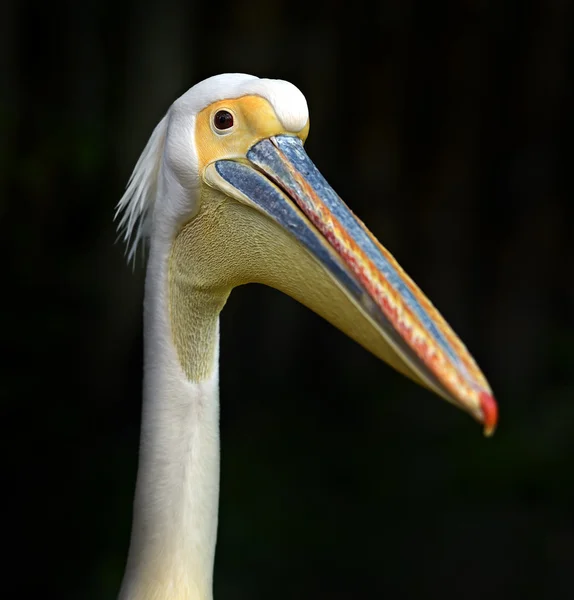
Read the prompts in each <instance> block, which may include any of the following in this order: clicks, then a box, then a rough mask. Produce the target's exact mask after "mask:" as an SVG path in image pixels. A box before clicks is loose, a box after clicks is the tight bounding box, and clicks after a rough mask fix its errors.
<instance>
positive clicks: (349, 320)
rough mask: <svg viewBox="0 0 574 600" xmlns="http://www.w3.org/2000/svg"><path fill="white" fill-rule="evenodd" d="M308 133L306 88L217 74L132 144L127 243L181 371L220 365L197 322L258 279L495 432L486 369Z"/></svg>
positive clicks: (211, 319)
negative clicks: (365, 217) (165, 323)
mask: <svg viewBox="0 0 574 600" xmlns="http://www.w3.org/2000/svg"><path fill="white" fill-rule="evenodd" d="M308 133H309V113H308V108H307V102H306V100H305V97H304V96H303V94H302V93H301V92H300V91H299V90H298V89H297V88H296V87H295V86H293V85H292V84H290V83H288V82H286V81H280V80H271V79H259V78H257V77H253V76H249V75H242V74H227V75H219V76H216V77H211V78H209V79H207V80H205V81H203V82H201V83H199V84H197V85H196V86H194V87H193V88H191V89H190V90H189V91H188V92H187V93H185V94H184V95H183V96H181V98H179V99H178V100H177V101H176V102H175V103H174V104H173V105H172V107H171V108H170V110H169V112H168V113H167V115H166V116H165V117H164V119H163V120H162V121H161V122H160V124H159V125H158V126H157V128H156V129H155V131H154V133H153V135H152V137H151V139H150V141H149V143H148V145H147V147H146V149H145V151H144V153H143V154H142V157H141V158H140V161H139V162H138V165H137V166H136V169H135V171H134V173H133V175H132V179H131V181H130V184H129V186H128V189H127V191H126V194H125V196H124V198H123V199H122V201H121V202H120V205H119V211H120V212H121V213H122V226H123V228H124V231H125V235H126V237H127V238H130V237H131V239H132V246H131V252H134V251H135V248H136V246H137V244H138V242H139V240H140V239H142V238H144V237H149V238H150V241H151V246H150V261H151V262H152V270H151V271H148V279H149V278H151V279H152V280H154V282H155V284H156V285H159V286H160V287H162V289H163V290H164V291H163V292H162V293H163V294H164V296H165V297H164V300H165V301H166V302H167V303H168V305H169V310H168V317H166V318H167V319H169V324H170V331H171V334H170V335H171V341H172V342H173V345H174V347H175V349H176V353H177V357H178V361H179V364H180V366H181V368H182V370H183V372H184V373H185V375H186V377H187V378H188V380H189V381H193V382H199V381H202V380H204V379H206V378H208V377H209V376H210V373H211V371H212V370H213V369H214V367H215V366H216V363H217V358H216V354H217V348H216V347H215V346H216V343H215V342H210V341H209V339H211V338H209V336H206V335H205V331H206V330H207V329H209V328H210V327H216V325H214V324H215V323H216V322H217V319H218V315H219V313H220V311H221V310H222V308H223V306H224V304H225V302H226V300H227V297H228V295H229V293H230V292H231V290H232V289H233V288H234V287H236V286H239V285H243V284H246V283H252V282H254V283H262V284H266V285H269V286H272V287H274V288H276V289H279V290H281V291H283V292H285V293H286V294H288V295H290V296H292V297H293V298H295V299H296V300H298V301H299V302H301V303H303V304H304V305H306V306H308V307H309V308H310V309H312V310H313V311H315V312H316V313H318V314H319V315H321V316H322V317H324V318H325V319H327V320H328V321H329V322H331V323H332V324H333V325H335V326H336V327H337V328H339V329H340V330H342V331H343V332H344V333H345V334H347V335H348V336H350V337H351V338H353V339H355V340H356V341H357V342H358V343H360V344H361V345H362V346H364V347H365V348H366V349H368V350H369V351H370V352H372V353H373V354H375V355H376V356H377V357H379V358H380V359H382V360H383V361H385V362H386V363H388V364H389V365H391V366H392V367H394V368H395V369H397V370H398V371H399V372H401V373H403V374H404V375H406V376H408V377H410V378H411V379H413V380H414V381H416V382H418V383H419V384H420V385H422V386H424V387H426V388H428V389H429V390H432V391H433V392H435V393H436V394H437V395H439V396H441V397H442V398H444V399H446V400H447V401H449V402H451V403H452V404H454V405H456V406H458V407H459V408H461V409H462V410H464V411H466V412H467V413H469V414H470V415H471V416H472V417H474V419H476V420H477V421H478V422H480V423H482V424H483V425H484V430H485V433H486V434H490V433H492V431H493V430H494V428H495V425H496V421H497V407H496V403H495V400H494V398H493V395H492V392H491V390H490V388H489V385H488V383H487V381H486V379H485V377H484V376H483V374H482V373H481V371H480V369H479V368H478V366H477V365H476V363H475V361H474V360H473V358H472V357H471V355H470V354H469V352H468V351H467V349H466V348H465V346H464V344H463V343H462V342H461V341H460V339H459V338H458V337H457V335H456V334H455V333H454V332H453V330H452V329H451V328H450V327H449V325H448V324H447V323H446V321H445V320H444V319H443V318H442V316H441V315H440V314H439V312H438V311H437V310H436V309H435V308H434V306H433V305H432V304H431V302H430V301H429V300H428V299H427V297H426V296H425V295H424V294H423V293H422V292H421V290H420V289H419V288H418V287H417V285H416V284H415V283H414V282H413V281H412V280H411V279H410V277H409V276H408V275H407V274H406V273H405V272H404V271H403V270H402V268H401V267H400V266H399V264H398V263H397V262H396V260H395V259H394V258H393V257H392V256H391V254H390V253H389V252H388V251H387V250H386V249H385V248H384V247H383V246H382V245H381V244H380V243H379V242H378V241H377V239H376V238H375V236H374V235H373V234H372V233H371V232H370V231H369V230H368V229H367V227H366V226H365V225H364V224H363V223H362V222H361V221H360V220H359V218H357V217H356V216H355V215H354V214H353V212H352V211H351V210H350V209H349V208H348V207H347V205H346V204H345V203H344V202H343V200H341V198H339V196H338V195H337V194H336V192H335V191H334V190H333V189H332V188H331V186H330V185H329V184H328V183H327V181H326V180H325V179H324V178H323V176H322V175H321V173H320V172H319V171H318V170H317V168H316V167H315V165H314V164H313V163H312V162H311V160H310V159H309V157H308V156H307V154H306V152H305V150H304V142H305V140H306V138H307V134H308ZM154 256H157V257H159V259H158V260H157V261H156V263H154V260H155V259H154ZM153 264H157V265H163V266H162V267H161V268H160V267H159V266H158V267H157V268H155V270H154V267H153ZM159 280H161V283H158V281H159ZM148 285H149V283H148ZM146 310H148V309H147V308H146ZM208 338H209V339H208Z"/></svg>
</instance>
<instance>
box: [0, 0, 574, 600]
mask: <svg viewBox="0 0 574 600" xmlns="http://www.w3.org/2000/svg"><path fill="white" fill-rule="evenodd" d="M573 23H574V5H573V3H571V2H568V1H567V0H546V1H545V2H529V1H520V0H514V1H510V0H498V1H496V0H490V1H488V0H464V1H452V2H425V1H424V0H381V1H380V2H372V3H370V4H366V3H362V2H353V3H337V2H334V3H330V4H326V3H322V2H316V1H313V0H306V1H304V2H302V1H300V0H293V1H292V2H284V1H283V0H275V1H273V2H268V1H266V2H263V1H262V0H254V1H252V2H249V3H241V2H227V1H225V0H222V1H220V2H217V3H216V2H200V1H184V0H165V1H164V2H162V3H155V4H152V3H148V2H136V1H129V2H118V1H116V2H112V1H110V0H99V1H97V2H96V1H95V0H88V1H86V2H81V3H80V2H71V1H69V2H67V3H65V2H64V3H41V2H39V1H38V0H30V1H28V2H16V0H7V1H6V2H5V3H4V4H3V7H2V17H1V18H0V45H1V47H0V61H2V66H1V69H0V77H1V78H2V79H1V81H2V83H1V90H2V94H1V97H0V102H1V104H0V128H1V130H0V133H1V135H0V157H1V158H2V161H1V162H2V168H1V169H0V190H1V203H0V215H1V224H2V234H1V244H2V246H1V247H2V249H3V251H4V252H3V256H4V257H5V258H4V264H5V269H4V277H3V284H2V290H3V293H2V301H3V306H2V311H1V314H2V317H3V326H2V332H3V334H2V339H3V342H4V347H5V353H4V359H3V360H2V362H1V365H0V369H1V375H2V378H1V379H2V384H1V387H0V389H1V390H2V395H3V398H4V399H3V402H2V409H3V415H4V417H3V419H2V423H3V433H2V437H3V441H4V444H5V451H4V456H5V470H4V479H3V489H4V492H3V494H2V495H3V496H4V498H5V499H7V500H8V502H9V504H8V506H9V508H8V509H7V510H6V511H5V513H4V516H5V525H6V531H9V532H10V533H12V532H14V534H15V535H14V542H13V543H12V541H10V542H8V541H6V542H5V548H6V553H7V555H8V556H9V558H8V560H9V561H10V562H11V561H13V562H14V568H15V569H21V570H22V572H23V573H24V574H25V575H24V576H21V575H18V576H17V577H16V576H12V574H11V573H10V572H8V573H7V576H5V579H7V580H8V581H10V582H12V584H14V585H17V586H18V589H19V590H20V592H19V595H20V597H28V592H27V589H28V586H30V585H32V586H34V585H37V586H39V587H40V588H41V589H43V590H44V594H46V593H49V594H55V595H57V596H58V597H60V598H70V599H71V598H74V599H86V600H91V599H94V600H95V599H100V598H113V597H114V595H115V594H116V592H117V589H118V586H119V582H120V579H121V574H122V569H123V566H124V561H125V556H126V552H127V546H128V540H129V529H130V518H131V500H132V494H133V487H134V479H135V472H136V460H137V444H138V434H139V431H138V428H139V416H140V413H139V411H140V393H141V382H140V381H141V346H142V331H141V302H142V286H143V274H144V271H143V268H141V267H140V268H138V269H136V271H135V273H133V272H132V270H131V269H130V268H129V267H128V266H127V265H126V263H125V260H124V256H123V248H122V246H121V245H120V244H117V243H115V237H116V233H115V231H114V224H113V222H112V217H113V211H114V205H115V203H116V202H117V200H118V199H119V198H120V196H121V195H122V191H123V188H124V185H125V183H126V181H127V179H128V176H129V174H130V172H131V169H132V167H133V165H134V164H135V161H136V159H137V157H138V155H139V152H140V151H141V150H142V148H143V146H144V144H145V142H146V140H147V138H148V136H149V134H150V133H151V131H152V129H153V127H154V126H155V124H156V123H157V122H158V121H159V119H160V118H161V117H162V115H163V114H164V112H165V111H166V109H167V108H168V106H169V104H170V103H171V102H172V101H173V100H174V99H175V98H176V97H177V96H178V95H179V94H181V93H182V92H184V91H185V90H186V89H187V88H188V87H190V86H191V85H192V84H193V83H195V82H197V81H199V80H201V79H203V78H204V77H206V76H209V75H212V74H215V73H219V72H230V71H241V72H248V73H253V74H256V75H260V76H269V77H278V78H285V79H289V80H291V81H292V82H293V83H295V84H296V85H297V86H299V87H300V89H301V90H302V91H303V92H304V93H305V94H306V96H307V99H308V102H309V106H310V111H311V133H310V136H309V140H308V143H307V149H308V152H309V154H310V156H311V157H312V158H313V160H314V161H315V163H316V164H317V165H318V166H319V168H320V169H321V170H322V172H323V173H324V174H325V176H326V177H327V179H328V180H329V181H330V182H331V183H332V184H333V186H334V187H335V189H337V191H338V192H339V193H340V195H341V196H342V197H343V198H345V199H346V201H347V202H348V203H349V204H350V205H351V207H352V208H353V209H354V210H355V211H356V212H357V213H358V215H359V216H360V217H361V218H362V219H363V220H364V221H365V222H366V223H367V224H368V225H369V226H370V228H371V230H373V231H374V232H375V234H376V235H377V236H378V237H379V239H381V240H382V241H383V243H384V244H385V245H386V246H387V247H388V248H389V249H390V250H391V251H392V252H393V253H394V254H395V255H396V256H397V258H398V259H399V261H400V262H401V263H402V265H403V266H404V267H405V268H406V270H407V271H408V272H409V273H410V274H411V275H412V276H413V277H414V279H415V280H416V281H417V282H418V283H419V284H420V286H421V287H422V289H423V290H424V291H425V292H426V293H427V294H428V295H429V296H430V298H431V299H432V300H433V301H434V303H435V304H436V305H437V306H438V307H439V309H440V310H441V311H442V312H443V314H444V315H445V316H446V317H447V319H448V320H449V321H450V322H451V324H452V325H453V327H454V329H455V330H456V331H457V332H458V333H459V334H460V335H461V337H462V339H463V340H464V341H465V342H466V343H467V344H468V346H469V347H470V349H471V351H472V352H473V354H474V355H475V357H476V358H477V360H478V362H479V364H480V365H481V366H482V367H483V369H484V371H485V372H486V374H487V376H488V377H489V379H490V381H491V383H492V385H493V388H494V390H495V392H496V395H497V397H498V399H499V403H500V409H501V425H500V429H499V431H498V433H497V434H496V436H495V437H494V438H493V439H492V440H485V439H483V438H482V436H481V434H480V430H479V428H478V426H476V425H475V424H473V423H472V421H471V420H470V419H469V418H468V417H467V416H465V415H463V414H462V413H459V412H458V411H456V410H455V409H454V408H452V407H451V406H448V405H447V404H446V403H444V402H441V401H440V400H437V399H436V398H434V397H432V396H431V395H430V394H429V393H427V392H425V391H424V390H422V389H419V388H417V387H416V386H415V385H414V384H412V383H411V382H409V381H407V380H406V379H404V378H402V377H401V376H399V375H397V374H395V373H394V372H392V371H391V370H390V369H389V368H387V367H386V366H384V365H382V364H381V363H380V362H378V361H377V360H376V359H374V358H373V357H372V356H370V355H369V354H368V353H367V352H365V351H364V350H363V349H362V348H360V347H359V346H357V345H356V344H354V343H353V342H351V341H350V340H348V339H346V338H345V337H344V336H343V335H342V334H340V333H339V332H338V331H336V330H335V329H333V328H332V327H330V326H329V325H328V324H326V323H324V322H323V321H321V320H320V319H319V318H318V317H316V316H315V315H313V314H311V313H310V312H309V311H307V310H305V309H304V308H302V307H300V306H299V305H297V304H296V303H295V302H293V301H292V300H291V299H289V298H286V297H283V296H281V295H280V294H279V293H277V292H275V291H273V290H269V289H263V288H260V287H257V286H248V287H246V288H243V289H239V290H236V291H235V292H234V293H233V294H232V297H231V299H230V300H229V303H228V306H227V307H226V309H225V311H224V314H223V316H222V356H221V365H222V373H221V396H222V458H223V463H222V486H221V505H220V532H219V541H218V551H217V558H216V572H215V594H216V597H217V598H218V600H225V599H243V598H251V599H257V598H266V597H274V598H277V599H279V598H297V599H302V600H304V599H306V598H329V599H333V600H334V599H338V598H341V599H343V598H344V599H348V598H355V597H359V595H361V596H364V595H366V596H367V597H375V598H379V597H385V596H386V597H393V598H421V597H426V596H429V595H434V594H437V595H438V594H440V595H441V597H443V598H465V599H478V598H485V597H489V598H492V599H493V600H494V599H502V598H504V599H505V600H507V599H508V598H535V599H540V598H545V599H546V598H562V597H565V595H567V594H568V592H569V590H570V588H571V569H572V567H574V559H573V552H574V525H573V523H572V505H573V501H574V485H573V476H572V459H573V458H574V450H573V446H572V444H570V443H569V442H570V441H571V438H572V433H573V430H574V423H573V421H574V416H573V415H574V412H573V407H572V404H573V392H574V377H573V376H572V364H573V363H574V330H573V320H574V319H573V286H572V259H573V249H574V245H573V240H574V235H573V234H574V231H573V226H572V223H573V220H572V217H573V213H574V209H573V206H572V202H573V200H572V191H573V190H572V187H573V186H572V177H571V174H570V173H571V165H570V161H571V158H570V157H571V138H570V137H569V134H568V130H567V124H568V121H569V120H570V119H569V117H570V112H571V110H572V102H571V98H572V83H573V79H572V73H573V60H572V59H573V52H572V50H573V45H574V44H573V39H574V37H573V34H574V27H573ZM17 572H18V573H19V572H20V571H17ZM14 573H16V571H15V572H14ZM26 574H28V575H26ZM9 585H10V584H9ZM24 590H25V591H24ZM36 597H41V596H36Z"/></svg>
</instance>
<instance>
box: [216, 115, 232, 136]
mask: <svg viewBox="0 0 574 600" xmlns="http://www.w3.org/2000/svg"><path fill="white" fill-rule="evenodd" d="M213 124H214V125H215V129H219V130H220V131H221V130H223V129H229V128H230V127H233V115H232V114H231V113H230V112H229V111H227V110H218V111H217V112H216V113H215V116H214V117H213Z"/></svg>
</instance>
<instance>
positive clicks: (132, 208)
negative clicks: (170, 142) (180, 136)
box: [114, 115, 168, 260]
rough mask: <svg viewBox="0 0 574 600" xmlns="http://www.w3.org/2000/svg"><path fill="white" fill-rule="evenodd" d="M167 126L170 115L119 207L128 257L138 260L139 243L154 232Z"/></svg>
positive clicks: (160, 126) (155, 135)
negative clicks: (159, 174) (154, 213)
mask: <svg viewBox="0 0 574 600" xmlns="http://www.w3.org/2000/svg"><path fill="white" fill-rule="evenodd" d="M167 125H168V115H166V116H165V117H164V118H163V119H162V120H161V121H160V122H159V123H158V125H157V126H156V128H155V129H154V130H153V133H152V134H151V137H150V139H149V141H148V143H147V144H146V147H145V148H144V151H143V152H142V153H141V156H140V157H139V159H138V162H137V163H136V166H135V168H134V170H133V172H132V174H131V177H130V179H129V181H128V185H127V187H126V191H125V193H124V195H123V196H122V199H121V200H120V201H119V202H118V204H117V206H116V214H115V217H114V218H115V219H117V218H118V216H119V215H120V214H121V218H120V221H119V223H118V231H119V232H120V237H123V240H124V242H125V243H126V244H127V249H126V252H127V254H128V260H132V259H134V260H135V256H136V252H137V249H138V246H139V245H140V244H143V243H144V240H145V238H146V237H147V236H149V233H150V224H151V217H152V212H153V206H154V203H155V200H156V195H157V180H158V173H159V168H160V165H161V160H162V156H163V150H164V146H165V138H166V134H167Z"/></svg>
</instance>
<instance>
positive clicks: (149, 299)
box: [119, 242, 219, 600]
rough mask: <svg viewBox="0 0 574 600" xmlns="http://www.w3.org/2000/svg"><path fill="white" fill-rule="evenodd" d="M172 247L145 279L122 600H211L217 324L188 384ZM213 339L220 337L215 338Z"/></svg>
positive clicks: (154, 259) (157, 253)
mask: <svg viewBox="0 0 574 600" xmlns="http://www.w3.org/2000/svg"><path fill="white" fill-rule="evenodd" d="M167 273H168V252H167V248H166V247H165V246H162V245H161V244H160V243H159V242H158V243H156V244H155V246H154V245H153V244H152V247H151V249H150V256H149V262H148V270H147V276H146V292H145V309H144V328H145V340H144V345H145V356H144V366H145V371H144V392H143V412H142V429H141V442H140V456H139V469H138V477H137V485H136V494H135V501H134V515H133V526H132V537H131V543H130V551H129V557H128V563H127V567H126V573H125V576H124V580H123V583H122V588H121V591H120V595H119V599H120V600H144V599H150V600H151V599H152V598H153V599H154V600H164V599H166V600H167V599H168V598H169V599H170V600H179V599H181V600H209V599H211V598H212V576H213V560H214V554H215V541H216V534H217V507H218V495H219V398H218V395H219V394H218V372H217V362H218V358H217V355H218V346H219V343H218V341H219V325H218V321H217V320H216V321H215V324H214V325H213V326H210V327H209V328H210V329H212V331H208V334H209V336H211V342H214V343H212V344H208V345H209V346H211V347H214V348H215V356H214V357H213V361H214V362H213V364H214V367H213V370H212V372H211V375H210V376H209V377H208V378H207V379H206V380H205V381H201V382H199V383H192V382H190V381H188V379H187V378H186V376H185V374H184V372H183V370H182V369H181V366H180V363H179V361H178V358H177V354H176V349H175V347H174V344H173V341H172V336H171V332H170V321H169V305H168V280H167ZM214 338H215V340H214Z"/></svg>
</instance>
